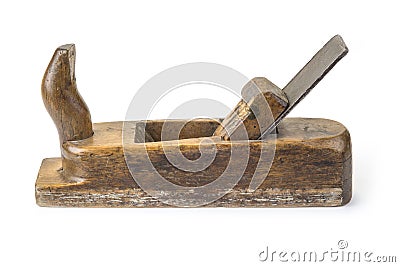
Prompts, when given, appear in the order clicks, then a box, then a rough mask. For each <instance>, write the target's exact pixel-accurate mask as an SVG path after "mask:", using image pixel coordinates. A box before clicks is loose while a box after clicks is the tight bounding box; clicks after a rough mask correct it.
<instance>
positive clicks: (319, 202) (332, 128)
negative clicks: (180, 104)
mask: <svg viewBox="0 0 400 267" xmlns="http://www.w3.org/2000/svg"><path fill="white" fill-rule="evenodd" d="M347 52H348V49H347V47H346V45H345V43H344V42H343V40H342V38H341V37H340V36H338V35H337V36H335V37H333V38H332V39H331V40H330V41H329V42H328V43H327V44H326V45H325V46H324V47H323V48H322V49H320V50H319V51H318V53H317V54H316V55H315V56H314V57H313V58H312V59H311V60H310V61H309V62H308V63H307V64H306V65H305V66H304V68H303V69H302V70H301V71H300V72H299V73H298V74H297V75H296V76H295V77H294V78H293V79H292V80H291V81H290V82H289V83H288V85H286V86H285V87H284V88H283V90H281V89H280V88H278V87H277V86H276V85H274V84H273V83H272V82H270V81H268V80H267V79H266V78H262V77H260V78H254V79H252V80H251V81H250V82H249V83H248V84H246V86H244V88H243V90H242V97H243V99H242V100H241V101H240V102H239V103H238V105H237V106H236V107H235V108H234V109H233V110H232V112H231V113H229V114H228V116H227V117H226V118H225V119H220V118H217V119H192V120H187V121H186V120H147V121H125V122H105V123H94V124H92V121H91V116H90V112H89V109H88V107H87V105H86V104H85V102H84V100H83V99H82V97H81V96H80V94H79V92H78V91H77V86H76V79H75V46H74V45H64V46H61V47H59V48H57V50H56V51H55V53H54V55H53V58H52V59H51V61H50V64H49V66H48V68H47V70H46V72H45V75H44V78H43V82H42V97H43V101H44V104H45V106H46V109H47V111H48V112H49V114H50V116H51V117H52V119H53V121H54V123H55V125H56V127H57V130H58V133H59V138H60V148H61V157H60V158H47V159H44V160H43V162H42V165H41V167H40V170H39V174H38V177H37V181H36V185H35V187H36V188H35V193H36V202H37V204H38V205H39V206H44V207H171V206H181V207H196V206H207V207H317V206H320V207H333V206H342V205H345V204H347V203H348V202H349V201H350V199H351V195H352V160H351V141H350V134H349V132H348V131H347V129H346V128H345V127H344V126H343V125H342V124H340V123H338V122H335V121H332V120H328V119H315V118H286V115H287V114H288V113H289V112H290V111H291V110H292V109H293V107H294V106H295V105H297V104H298V103H299V101H301V100H302V99H303V98H304V97H305V96H306V95H307V94H308V93H309V92H310V90H311V89H312V88H313V87H314V86H315V85H316V84H317V83H318V82H319V81H320V80H321V79H322V78H323V77H324V75H325V74H327V72H328V71H329V70H330V69H331V68H332V67H333V66H334V65H335V64H336V63H337V62H338V61H339V60H340V59H341V58H343V57H344V56H345V55H346V53H347ZM166 123H168V131H166V132H163V133H162V131H163V127H164V125H165V124H166ZM181 125H184V126H183V127H181ZM124 128H127V129H128V130H130V131H131V133H132V136H131V137H132V138H131V139H129V142H127V143H126V142H123V129H124ZM176 131H179V135H178V136H179V138H178V139H176V138H174V136H176ZM205 138H208V140H212V141H213V144H207V143H206V144H204V142H203V141H204V140H205ZM202 143H203V144H202ZM200 147H201V148H202V149H201V151H202V152H204V151H206V152H207V151H211V150H213V151H214V152H215V158H214V159H213V162H212V163H211V164H210V165H209V166H207V168H205V169H202V170H200V171H197V172H191V171H187V170H183V169H179V168H177V167H176V166H174V165H173V164H171V162H169V160H168V157H167V156H166V151H169V150H170V151H178V152H180V153H182V154H183V155H184V156H185V157H186V158H187V159H189V160H195V159H196V158H198V157H199V155H200V154H201V153H200V151H199V149H200ZM270 147H273V150H274V151H273V152H274V153H273V157H272V158H270V159H269V161H268V162H263V163H262V164H260V157H261V154H262V153H263V151H265V149H266V151H269V150H268V149H269V148H270ZM176 148H178V150H176ZM246 149H247V151H248V155H249V156H248V158H247V160H246V161H244V159H242V158H241V157H236V158H234V159H233V160H231V161H233V164H232V166H233V167H232V170H231V171H230V172H229V173H228V174H227V175H225V176H226V177H227V178H226V179H227V181H228V183H230V186H229V188H227V190H225V191H224V190H221V188H219V187H218V186H217V187H215V188H213V187H210V188H208V189H207V190H206V191H196V190H195V189H197V188H201V189H202V188H206V187H207V185H210V184H213V183H214V182H215V181H217V180H218V179H219V177H220V176H221V175H222V174H225V173H226V171H225V170H226V169H227V165H228V164H230V163H229V161H230V156H231V154H232V153H233V152H232V151H233V150H236V151H237V153H239V155H241V154H240V153H245V150H246ZM127 152H129V154H127ZM173 153H177V152H173ZM127 155H128V156H127ZM145 160H150V161H151V164H152V167H153V168H154V170H156V172H157V175H160V176H162V177H163V179H164V180H165V181H166V182H165V183H166V184H171V185H174V186H171V187H161V186H160V185H159V184H158V180H156V179H154V177H155V174H153V173H152V172H151V171H150V169H148V168H146V167H145V163H144V162H145ZM131 165H132V166H131ZM243 166H244V167H243ZM256 174H257V177H258V178H260V177H261V178H262V179H261V180H259V181H258V183H256V186H254V185H253V184H252V182H253V180H252V179H253V178H254V177H255V176H256ZM137 177H141V180H140V182H139V181H138V179H137ZM232 181H234V182H232ZM146 188H152V189H151V190H148V189H146ZM181 188H185V189H186V188H193V190H191V189H190V190H181ZM222 191H223V194H221V192H222ZM193 192H201V193H193ZM199 195H200V198H210V199H211V198H212V197H214V196H218V197H216V198H215V199H213V201H208V202H204V203H202V204H201V205H200V204H199V203H201V202H199V201H197V200H198V199H199ZM165 196H167V197H165ZM165 199H167V200H165ZM176 203H183V204H181V205H177V204H176Z"/></svg>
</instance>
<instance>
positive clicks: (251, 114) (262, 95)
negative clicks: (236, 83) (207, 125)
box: [214, 77, 289, 140]
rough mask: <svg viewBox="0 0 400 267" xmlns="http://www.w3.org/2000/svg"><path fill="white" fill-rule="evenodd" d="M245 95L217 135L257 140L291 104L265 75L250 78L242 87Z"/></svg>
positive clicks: (227, 138) (217, 130) (234, 138)
mask: <svg viewBox="0 0 400 267" xmlns="http://www.w3.org/2000/svg"><path fill="white" fill-rule="evenodd" d="M242 98H243V99H242V100H240V101H239V103H238V104H237V105H236V106H235V108H234V109H233V110H232V111H231V112H230V113H229V114H228V115H227V116H226V118H225V119H224V120H223V121H222V123H221V125H220V126H219V127H218V128H217V129H216V131H215V133H214V136H221V137H222V138H223V139H224V140H257V139H258V138H259V137H260V136H261V134H262V133H263V132H264V131H265V130H267V129H268V128H269V127H270V126H271V125H272V124H273V122H274V121H275V119H276V118H278V117H279V115H281V114H282V113H283V111H284V110H285V109H286V107H287V106H288V105H289V102H288V100H287V98H286V95H285V93H284V92H283V91H282V90H281V89H280V88H279V87H277V86H276V85H275V84H273V83H272V82H270V81H269V80H268V79H266V78H264V77H256V78H253V79H252V80H251V81H249V82H248V83H247V84H246V85H245V86H244V87H243V89H242Z"/></svg>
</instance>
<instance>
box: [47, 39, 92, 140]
mask: <svg viewBox="0 0 400 267" xmlns="http://www.w3.org/2000/svg"><path fill="white" fill-rule="evenodd" d="M42 98H43V102H44V104H45V106H46V109H47V111H48V112H49V114H50V116H51V118H52V119H53V121H54V123H55V125H56V127H57V130H58V134H59V137H60V143H61V144H63V143H64V142H66V141H74V140H82V139H85V138H88V137H90V136H92V135H93V130H92V120H91V117H90V112H89V109H88V107H87V105H86V103H85V101H84V100H83V99H82V97H81V96H80V94H79V92H78V90H77V87H76V79H75V46H74V45H73V44H69V45H63V46H60V47H59V48H57V50H56V51H55V52H54V55H53V58H52V59H51V61H50V63H49V66H48V67H47V70H46V72H45V74H44V77H43V81H42Z"/></svg>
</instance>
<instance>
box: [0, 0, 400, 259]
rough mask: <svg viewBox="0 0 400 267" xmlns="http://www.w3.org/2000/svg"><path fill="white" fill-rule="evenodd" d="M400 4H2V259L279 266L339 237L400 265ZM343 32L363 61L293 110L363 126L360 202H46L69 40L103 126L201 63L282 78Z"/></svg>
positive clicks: (358, 142)
mask: <svg viewBox="0 0 400 267" xmlns="http://www.w3.org/2000/svg"><path fill="white" fill-rule="evenodd" d="M399 8H400V7H399V5H398V4H397V2H396V1H375V2H369V1H352V2H350V1H339V0H336V1H331V2H328V1H324V2H321V1H270V2H266V1H242V2H240V3H238V2H236V1H205V0H203V1H199V2H197V3H192V4H191V3H189V1H180V2H179V1H172V0H169V1H158V2H157V1H142V3H141V4H139V3H137V4H135V3H131V2H129V1H126V2H122V1H112V3H111V1H110V2H104V1H92V2H89V1H62V2H61V1H12V2H11V1H10V2H9V3H5V2H1V4H0V29H1V31H0V38H1V42H0V48H1V50H0V53H1V56H0V77H1V83H0V86H1V105H0V109H1V120H2V123H1V133H0V134H1V139H0V142H1V147H2V152H1V154H0V156H1V180H2V182H1V184H0V187H1V194H0V205H1V215H0V216H1V219H0V245H1V249H0V266H26V265H28V264H29V265H30V266H36V265H38V266H39V265H40V266H110V265H112V264H113V265H114V266H158V265H165V266H262V265H264V266H265V265H268V264H271V263H266V262H264V263H262V262H260V261H259V260H258V254H259V253H260V252H261V251H262V250H263V249H265V247H266V246H267V245H269V247H270V248H272V249H277V250H284V249H286V250H296V249H297V250H300V249H304V250H306V249H308V250H323V249H328V250H329V249H330V248H336V243H337V241H338V240H340V239H344V240H347V241H348V242H349V248H351V249H353V250H370V251H374V252H375V253H376V254H379V255H397V260H398V261H399V260H400V254H399V243H398V240H399V237H400V236H399V228H398V226H399V217H398V214H399V208H398V203H399V193H398V192H399V186H400V182H399V180H400V175H399V172H398V165H399V163H398V162H399V161H398V159H399V156H398V151H400V146H399V138H398V136H399V119H398V113H399V106H398V102H399V100H398V98H399V90H400V88H399V82H398V80H399V79H398V77H399V72H400V70H399V65H398V64H399V61H400V51H399V48H400V36H399V28H398V27H399V25H400V16H399ZM337 33H339V34H341V35H342V37H343V38H344V40H345V41H346V43H347V45H348V47H349V49H350V52H349V54H348V56H347V57H345V58H344V59H343V60H342V61H341V62H340V63H339V64H338V65H337V66H336V67H335V68H334V69H333V71H332V72H330V73H329V74H328V75H327V77H326V78H325V79H324V80H323V81H322V82H321V83H320V84H319V85H318V86H317V87H316V88H315V90H314V91H313V92H312V93H311V94H310V95H309V96H308V97H307V98H306V99H305V100H304V101H303V102H302V103H301V104H300V105H299V106H298V107H297V108H296V109H295V110H294V111H293V113H292V114H291V116H302V117H323V118H330V119H334V120H337V121H340V122H342V123H343V124H344V125H346V126H347V127H348V129H349V131H350V133H351V136H352V142H353V165H354V172H353V184H354V196H353V200H352V202H351V203H350V204H349V205H347V206H345V207H342V208H306V209H206V208H203V209H51V208H39V207H38V206H36V204H35V197H34V184H35V179H36V175H37V172H38V169H39V166H40V163H41V161H42V159H43V158H46V157H56V156H58V155H59V149H58V136H57V132H56V129H55V127H54V125H53V122H52V121H51V119H50V117H49V116H48V114H47V112H46V110H45V108H44V106H43V103H42V100H41V95H40V84H41V79H42V75H43V73H44V71H45V69H46V67H47V64H48V62H49V60H50V58H51V56H52V54H53V51H54V49H55V48H56V47H57V46H59V45H61V44H65V43H75V44H76V46H77V66H76V76H77V83H78V87H79V89H80V92H81V94H82V96H83V97H84V99H85V100H86V102H87V104H88V106H89V108H90V110H91V114H92V119H93V121H94V122H101V121H114V120H123V119H124V117H125V112H126V109H127V107H128V105H129V103H130V100H131V98H132V97H133V95H134V93H135V91H136V90H137V89H138V88H139V87H140V86H141V85H142V84H143V83H145V82H146V81H147V80H148V79H150V78H151V77H152V76H153V75H155V74H157V73H159V72H160V71H163V70H165V69H166V68H169V67H172V66H175V65H178V64H183V63H188V62H197V61H203V62H215V63H220V64H223V65H227V66H230V67H232V68H234V69H236V70H238V71H240V72H242V73H244V74H245V75H247V76H248V77H254V76H265V77H268V78H269V79H270V80H271V81H273V82H274V83H276V84H277V85H278V86H280V87H283V86H284V85H285V84H286V83H287V82H288V81H289V80H290V78H291V77H292V76H293V75H294V74H295V73H296V72H297V71H298V70H299V69H300V68H301V67H302V66H303V65H304V64H305V63H306V62H307V61H308V60H309V59H310V57H311V56H312V55H313V54H314V53H315V52H316V51H317V50H318V49H319V48H320V47H321V46H322V45H323V44H324V43H325V42H326V41H328V40H329V38H330V37H332V36H333V35H335V34H337ZM232 105H234V103H232ZM216 115H218V114H216ZM282 265H285V264H282ZM286 265H287V263H286ZM297 265H300V264H297ZM333 265H338V264H337V263H336V264H333ZM369 265H373V264H369ZM386 265H388V266H393V265H395V264H386Z"/></svg>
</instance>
